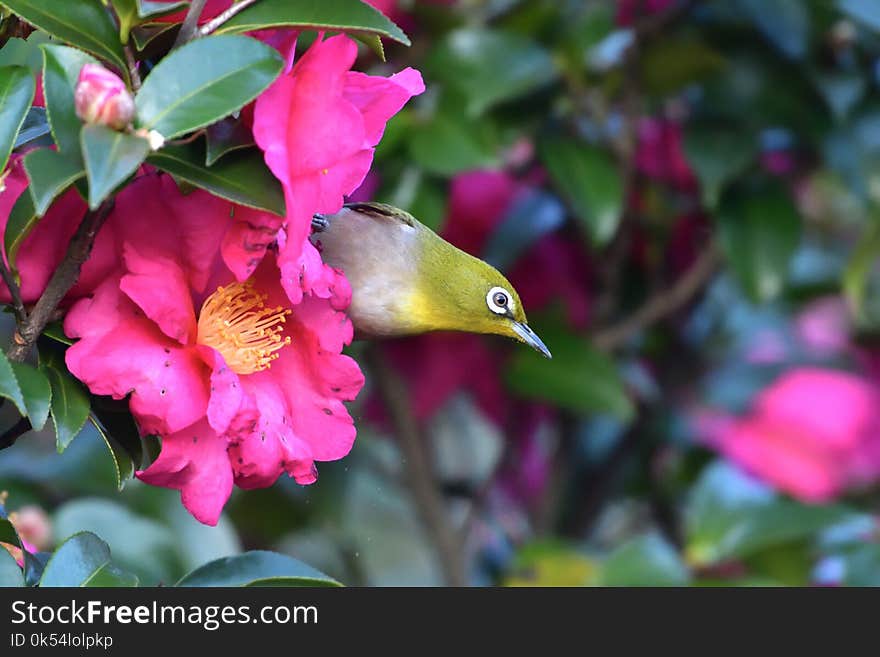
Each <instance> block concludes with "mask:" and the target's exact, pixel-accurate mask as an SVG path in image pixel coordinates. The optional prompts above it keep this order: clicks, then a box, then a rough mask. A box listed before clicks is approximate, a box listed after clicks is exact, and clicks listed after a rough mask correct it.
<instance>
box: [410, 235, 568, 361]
mask: <svg viewBox="0 0 880 657" xmlns="http://www.w3.org/2000/svg"><path fill="white" fill-rule="evenodd" d="M431 247H433V248H431ZM428 251H429V252H431V253H429V255H428V256H427V258H426V262H425V263H424V265H425V266H423V267H422V268H421V276H420V278H422V281H421V284H420V285H419V286H418V288H419V290H420V292H419V293H418V294H417V295H416V297H415V299H414V304H413V305H414V307H413V312H414V313H415V314H416V315H421V316H422V319H423V321H424V323H425V324H426V325H427V326H432V327H434V328H442V329H445V330H453V331H467V332H470V333H488V334H494V335H503V336H506V337H509V338H513V339H514V340H517V341H518V342H522V343H524V344H526V345H528V346H530V347H532V348H533V349H535V350H536V351H538V352H540V353H541V354H543V355H544V356H545V357H547V358H552V356H551V354H550V350H549V349H548V348H547V345H545V344H544V342H543V341H542V340H541V338H539V337H538V336H537V334H536V333H535V332H534V331H533V330H532V329H531V328H530V327H529V324H528V320H527V319H526V313H525V310H524V309H523V304H522V301H521V300H520V298H519V294H517V292H516V290H515V289H514V287H513V285H511V284H510V281H508V280H507V278H505V276H504V275H503V274H502V273H501V272H499V271H498V270H497V269H495V268H494V267H493V266H492V265H490V264H489V263H487V262H484V261H483V260H480V259H478V258H474V257H473V256H471V255H468V254H466V253H464V252H463V251H460V250H459V249H457V248H455V247H453V246H452V245H451V244H449V243H448V242H445V241H442V244H441V243H440V242H437V243H434V244H431V245H430V247H429V248H428Z"/></svg>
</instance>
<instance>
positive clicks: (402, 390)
mask: <svg viewBox="0 0 880 657" xmlns="http://www.w3.org/2000/svg"><path fill="white" fill-rule="evenodd" d="M367 356H368V359H369V363H370V370H371V371H372V373H373V376H374V377H375V378H376V386H377V387H378V389H379V394H380V395H381V396H382V399H383V401H384V402H385V406H386V407H387V409H388V412H389V414H390V415H391V421H392V423H393V424H394V429H395V433H396V435H397V442H398V445H399V446H400V451H401V452H402V454H403V465H404V468H405V470H406V479H407V483H408V485H409V489H410V492H411V493H412V496H413V500H414V501H415V504H416V509H417V511H418V513H419V516H420V518H421V521H422V524H423V525H424V527H425V531H426V532H427V534H428V538H429V539H430V541H431V544H432V545H433V547H434V549H435V550H436V551H437V556H438V558H439V560H440V566H441V568H442V569H443V573H444V576H445V578H446V583H447V584H449V585H450V586H466V585H467V576H466V571H465V564H464V559H463V558H462V550H461V543H460V540H459V536H458V534H457V532H456V531H455V529H454V528H453V527H452V525H451V524H450V523H449V517H448V516H447V513H446V508H445V505H444V503H443V498H442V497H441V495H440V493H439V491H438V489H437V486H436V485H435V483H434V473H433V472H432V470H431V464H430V462H429V461H428V455H427V453H426V451H425V441H424V436H422V435H421V432H420V431H419V426H418V422H417V421H416V418H415V416H414V415H413V413H412V407H411V406H410V402H409V396H408V395H407V390H406V387H405V385H404V383H403V381H402V380H401V379H400V377H399V376H398V375H397V373H396V372H394V371H393V370H392V369H391V368H390V367H389V366H388V364H387V363H386V362H385V361H384V360H383V359H382V358H381V356H380V354H379V353H378V352H377V350H376V348H375V346H373V348H372V349H371V350H370V351H368V353H367Z"/></svg>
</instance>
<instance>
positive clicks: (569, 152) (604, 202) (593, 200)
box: [541, 139, 624, 246]
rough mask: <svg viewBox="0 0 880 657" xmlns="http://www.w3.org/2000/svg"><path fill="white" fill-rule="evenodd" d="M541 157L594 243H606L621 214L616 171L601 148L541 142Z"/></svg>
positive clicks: (567, 142)
mask: <svg viewBox="0 0 880 657" xmlns="http://www.w3.org/2000/svg"><path fill="white" fill-rule="evenodd" d="M541 159H542V160H543V162H544V164H545V166H546V167H547V171H548V172H549V173H550V177H551V178H552V180H553V182H554V183H555V184H556V186H557V187H558V188H559V191H560V192H561V193H562V195H563V196H564V197H565V198H566V200H567V201H568V202H569V204H570V205H571V207H572V209H573V210H574V213H575V216H577V218H578V219H579V220H580V221H581V223H583V225H584V227H585V228H586V230H587V234H588V235H589V236H590V238H591V239H592V240H593V242H594V243H595V244H596V245H599V246H601V245H603V244H607V243H608V241H609V240H610V239H611V238H612V237H614V234H615V233H616V232H617V226H618V224H619V223H620V218H621V216H622V214H623V201H624V198H623V197H624V189H623V181H622V180H621V178H620V171H619V170H618V167H617V166H616V165H615V163H614V161H613V160H612V158H611V157H610V156H609V155H608V153H606V152H605V151H604V150H601V149H598V148H596V147H595V146H591V145H588V144H583V143H577V142H575V141H571V140H562V139H553V140H548V141H545V142H544V144H543V146H542V148H541Z"/></svg>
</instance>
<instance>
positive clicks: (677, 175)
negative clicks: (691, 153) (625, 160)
mask: <svg viewBox="0 0 880 657" xmlns="http://www.w3.org/2000/svg"><path fill="white" fill-rule="evenodd" d="M635 160H636V169H637V170H638V171H639V172H640V173H642V174H644V175H645V176H647V177H648V178H651V179H652V180H656V181H658V182H662V183H666V184H668V185H671V186H673V187H675V188H676V189H679V190H682V191H693V190H695V189H696V186H697V179H696V177H695V176H694V172H693V170H692V169H691V166H690V164H689V163H688V161H687V158H686V157H685V153H684V138H683V136H682V131H681V126H680V125H679V124H678V123H675V122H673V121H669V120H667V119H657V118H653V117H646V118H643V119H641V120H640V121H639V126H638V145H637V147H636V157H635Z"/></svg>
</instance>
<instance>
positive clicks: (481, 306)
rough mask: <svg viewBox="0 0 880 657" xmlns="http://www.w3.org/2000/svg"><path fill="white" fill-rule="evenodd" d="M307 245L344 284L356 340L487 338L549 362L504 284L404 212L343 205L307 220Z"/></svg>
mask: <svg viewBox="0 0 880 657" xmlns="http://www.w3.org/2000/svg"><path fill="white" fill-rule="evenodd" d="M311 240H312V243H313V244H314V245H315V247H316V248H317V249H318V251H319V252H320V253H321V257H322V259H323V260H324V262H325V263H326V264H328V265H330V266H331V267H334V268H337V269H339V270H341V271H342V272H343V273H344V274H345V276H346V278H347V279H348V281H349V283H350V284H351V288H352V300H351V305H350V306H349V308H348V311H347V312H348V315H349V317H350V319H351V321H352V324H353V325H354V328H355V332H356V334H357V336H358V337H359V338H362V337H367V338H384V337H397V336H404V335H417V334H420V333H427V332H431V331H465V332H469V333H484V334H495V335H501V336H505V337H508V338H512V339H514V340H517V341H518V342H521V343H524V344H526V345H528V346H530V347H532V348H533V349H535V350H536V351H538V352H539V353H541V354H542V355H543V356H545V357H546V358H552V356H551V353H550V350H549V349H548V348H547V345H545V344H544V342H543V341H542V340H541V338H539V337H538V336H537V334H536V333H535V332H534V331H533V330H532V329H531V328H530V327H529V324H528V320H527V319H526V313H525V310H524V309H523V304H522V301H521V300H520V297H519V294H517V292H516V290H515V289H514V288H513V286H512V285H511V284H510V281H508V280H507V279H506V278H505V277H504V275H503V274H502V273H501V272H499V271H498V270H497V269H495V268H494V267H493V266H492V265H490V264H488V263H487V262H484V261H482V260H480V259H479V258H475V257H474V256H472V255H470V254H468V253H465V252H464V251H462V250H461V249H459V248H457V247H455V246H453V245H452V244H450V243H449V242H447V241H446V240H444V239H443V238H442V237H440V236H439V235H437V233H435V232H434V231H433V230H431V229H430V228H428V227H427V226H425V225H424V224H423V223H421V222H420V221H419V220H418V219H416V218H415V217H413V216H412V215H411V214H410V213H409V212H406V211H405V210H401V209H400V208H397V207H394V206H392V205H387V204H384V203H374V202H366V203H347V204H345V205H344V206H343V207H342V209H341V210H339V211H338V212H336V213H334V214H316V215H314V217H313V219H312V234H311Z"/></svg>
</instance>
